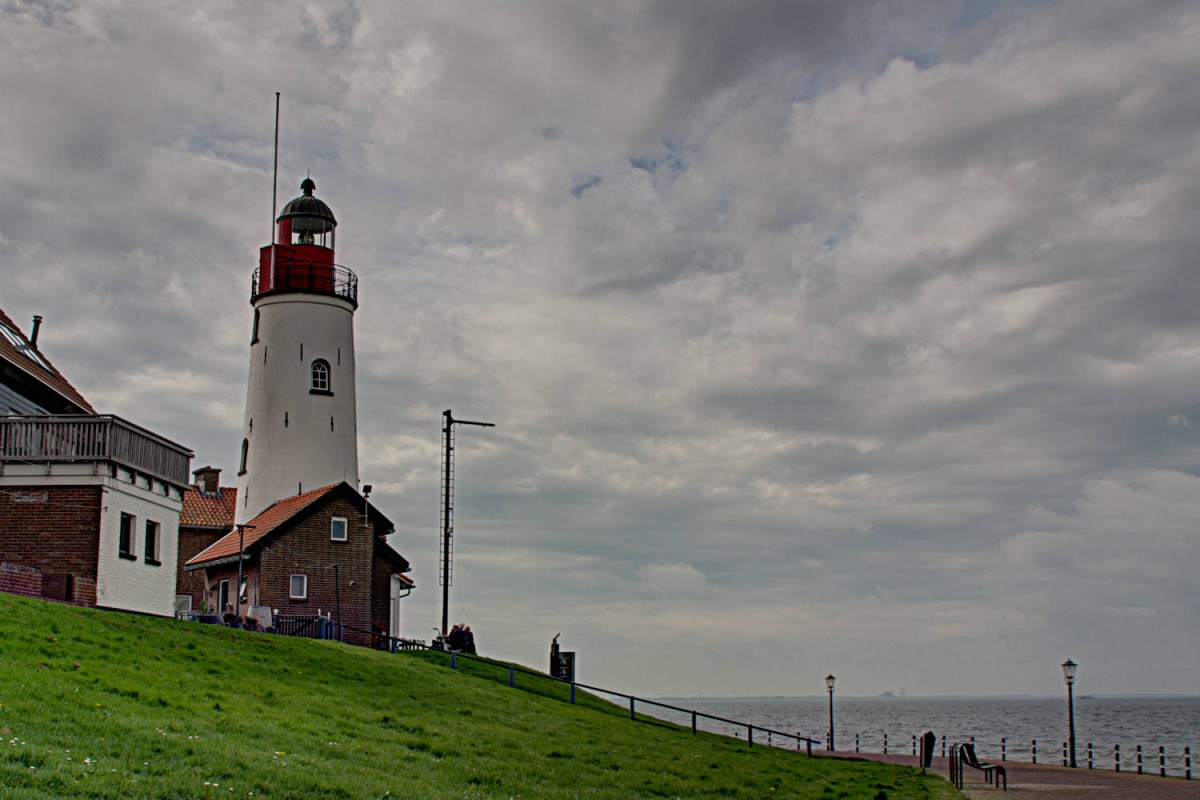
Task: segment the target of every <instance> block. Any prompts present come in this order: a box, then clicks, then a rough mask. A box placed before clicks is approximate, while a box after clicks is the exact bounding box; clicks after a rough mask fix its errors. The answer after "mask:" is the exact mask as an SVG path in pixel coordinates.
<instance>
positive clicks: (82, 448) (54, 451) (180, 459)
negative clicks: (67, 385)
mask: <svg viewBox="0 0 1200 800" xmlns="http://www.w3.org/2000/svg"><path fill="white" fill-rule="evenodd" d="M193 455H194V453H192V451H191V450H188V449H187V448H186V447H183V446H182V445H178V444H176V443H175V442H172V441H171V440H169V439H164V438H163V437H161V436H158V435H156V434H154V433H151V432H150V431H148V430H146V429H145V428H141V427H138V426H137V425H134V424H133V423H132V422H128V421H126V420H123V419H121V418H120V417H115V416H112V415H68V416H47V415H43V414H34V415H18V416H8V417H0V462H3V463H9V464H11V463H34V464H45V463H51V462H72V461H108V462H112V463H114V464H119V465H120V466H123V467H125V468H127V469H131V470H136V471H137V472H140V473H142V474H143V475H151V476H153V477H155V478H158V479H159V480H162V481H166V482H167V483H171V484H174V485H176V486H187V485H188V480H189V476H188V468H189V466H190V464H191V460H192V456H193Z"/></svg>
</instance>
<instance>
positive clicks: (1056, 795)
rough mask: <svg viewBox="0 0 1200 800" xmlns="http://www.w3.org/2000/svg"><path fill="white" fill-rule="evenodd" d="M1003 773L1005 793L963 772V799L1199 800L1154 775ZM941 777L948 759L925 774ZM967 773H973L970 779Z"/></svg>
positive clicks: (1197, 793)
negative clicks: (1006, 788) (1006, 774)
mask: <svg viewBox="0 0 1200 800" xmlns="http://www.w3.org/2000/svg"><path fill="white" fill-rule="evenodd" d="M833 755H834V756H836V757H838V758H865V759H870V760H871V761H885V762H887V763H889V764H904V765H906V766H916V765H917V759H916V758H915V757H913V756H910V755H886V756H885V755H882V754H879V753H857V754H856V753H834V754H833ZM1004 767H1005V769H1007V770H1008V791H1007V792H1004V791H1001V790H1000V789H998V788H995V787H993V786H989V785H988V784H986V783H984V782H983V773H982V772H980V771H979V770H975V769H970V768H967V770H966V774H965V775H964V779H965V780H964V785H963V794H965V795H966V796H967V797H968V798H969V800H1001V799H1002V798H1008V800H1200V780H1197V779H1196V778H1197V777H1200V776H1197V775H1193V776H1192V780H1190V781H1186V780H1184V779H1183V778H1161V777H1159V776H1158V775H1138V774H1136V773H1132V772H1112V771H1109V770H1098V769H1096V770H1089V769H1086V768H1084V769H1071V768H1069V767H1056V766H1051V765H1049V764H1026V763H1024V762H1020V761H1006V762H1004ZM930 771H931V772H935V773H937V774H938V775H941V776H942V777H943V778H945V777H947V776H948V775H949V774H950V767H949V763H948V760H947V759H945V758H935V759H934V760H933V767H932V768H931V770H930ZM972 773H973V774H972Z"/></svg>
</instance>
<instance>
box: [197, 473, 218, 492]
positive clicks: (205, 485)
mask: <svg viewBox="0 0 1200 800" xmlns="http://www.w3.org/2000/svg"><path fill="white" fill-rule="evenodd" d="M192 477H194V478H195V479H196V486H197V488H199V489H200V492H201V494H219V493H220V491H221V470H220V469H218V468H217V467H200V469H197V470H193V471H192Z"/></svg>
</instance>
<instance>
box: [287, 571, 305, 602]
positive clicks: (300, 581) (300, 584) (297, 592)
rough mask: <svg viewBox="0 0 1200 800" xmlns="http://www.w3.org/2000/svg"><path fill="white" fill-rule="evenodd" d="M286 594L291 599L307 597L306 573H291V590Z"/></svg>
mask: <svg viewBox="0 0 1200 800" xmlns="http://www.w3.org/2000/svg"><path fill="white" fill-rule="evenodd" d="M288 596H289V597H291V598H292V599H293V600H306V599H308V576H307V575H293V576H292V586H291V590H290V591H289V593H288Z"/></svg>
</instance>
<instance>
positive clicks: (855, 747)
mask: <svg viewBox="0 0 1200 800" xmlns="http://www.w3.org/2000/svg"><path fill="white" fill-rule="evenodd" d="M854 752H856V753H857V752H858V734H857V733H856V734H854Z"/></svg>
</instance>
